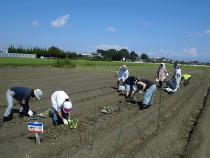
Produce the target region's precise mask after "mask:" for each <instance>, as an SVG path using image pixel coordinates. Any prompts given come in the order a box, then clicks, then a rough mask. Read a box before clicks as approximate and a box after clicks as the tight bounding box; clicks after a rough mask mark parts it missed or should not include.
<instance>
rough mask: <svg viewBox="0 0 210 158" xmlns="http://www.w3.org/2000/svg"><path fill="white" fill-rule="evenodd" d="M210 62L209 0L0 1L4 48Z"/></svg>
mask: <svg viewBox="0 0 210 158" xmlns="http://www.w3.org/2000/svg"><path fill="white" fill-rule="evenodd" d="M11 45H13V46H15V47H20V46H21V47H23V48H33V47H40V48H49V47H51V46H56V47H58V48H60V49H62V50H64V51H76V52H78V53H88V54H89V53H91V52H96V50H97V49H104V50H107V49H112V48H113V49H116V50H120V49H123V48H126V49H127V50H128V51H129V52H130V51H135V52H136V53H137V54H139V55H141V54H142V53H146V54H147V55H148V56H149V57H151V58H156V57H166V58H170V59H174V60H184V61H193V60H197V61H202V62H210V0H0V50H2V51H4V50H5V49H6V48H8V46H11Z"/></svg>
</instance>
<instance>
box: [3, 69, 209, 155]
mask: <svg viewBox="0 0 210 158" xmlns="http://www.w3.org/2000/svg"><path fill="white" fill-rule="evenodd" d="M153 73H154V72H150V71H148V72H145V76H149V79H151V80H152V79H153V78H152V77H151V76H153V75H152V74H153ZM203 73H206V70H204V71H203V72H199V73H198V72H197V71H196V72H193V71H192V72H191V74H194V76H195V77H194V78H193V79H192V80H191V82H190V84H189V85H188V86H186V87H183V86H181V88H180V89H179V90H178V92H177V93H176V94H172V95H168V94H166V93H165V92H163V91H161V90H158V92H157V94H156V103H155V104H154V105H153V106H152V107H150V108H149V109H146V110H142V111H140V110H139V108H138V106H137V105H136V104H131V103H127V102H125V101H124V98H123V97H122V96H119V95H118V94H117V92H116V90H115V89H114V88H113V87H114V86H115V80H114V78H113V74H112V73H108V72H100V71H91V70H78V69H72V70H71V69H55V68H18V69H14V68H0V74H1V76H0V77H1V80H2V78H4V80H2V84H1V89H0V114H1V116H2V115H3V113H4V110H5V91H6V90H7V88H8V87H10V86H11V85H12V86H15V85H22V86H29V87H33V88H42V89H43V91H44V97H43V98H42V99H41V100H40V101H39V102H32V103H31V107H32V109H34V110H35V111H37V112H42V111H45V110H47V109H48V108H49V107H50V96H51V94H52V93H53V91H55V90H60V89H62V90H64V91H66V92H67V93H68V94H69V95H70V97H71V99H72V102H73V110H74V113H73V117H77V118H79V126H78V128H77V129H75V130H72V129H69V128H66V127H63V126H56V127H54V126H53V125H52V122H51V119H50V118H46V119H41V120H40V121H41V122H43V123H44V125H45V127H44V128H45V130H47V131H48V133H46V134H43V135H42V142H41V144H40V145H37V144H36V143H35V142H34V141H33V139H32V138H33V135H32V134H29V133H28V131H27V128H26V125H27V122H28V120H27V119H25V120H23V119H20V118H19V117H18V115H15V117H14V119H13V120H12V121H10V122H8V123H6V124H3V125H2V127H0V155H4V157H5V158H7V157H8V158H9V157H60V158H63V157H71V158H79V157H86V158H88V157H89V158H93V157H96V158H98V157H102V158H103V157H104V158H105V157H106V158H110V157H119V158H121V157H137V158H138V157H161V158H162V157H180V156H182V155H183V154H184V149H185V148H186V144H187V141H188V137H189V132H190V130H191V129H192V126H193V123H194V121H195V120H196V116H197V115H198V113H199V112H200V109H202V106H203V103H204V100H205V97H206V95H207V88H208V86H207V85H209V83H210V82H209V78H208V77H203ZM137 98H138V99H142V95H140V94H139V95H138V96H137ZM108 105H112V106H113V107H116V108H117V111H115V112H113V113H112V114H108V115H105V114H102V113H100V110H101V109H102V108H103V107H104V106H108ZM15 107H16V108H18V106H15ZM208 122H209V121H208ZM208 122H207V121H206V123H208ZM8 151H12V152H8Z"/></svg>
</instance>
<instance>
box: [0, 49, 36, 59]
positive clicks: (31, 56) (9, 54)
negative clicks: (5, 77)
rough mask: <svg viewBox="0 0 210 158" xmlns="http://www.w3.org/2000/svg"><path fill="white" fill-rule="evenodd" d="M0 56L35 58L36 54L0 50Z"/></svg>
mask: <svg viewBox="0 0 210 158" xmlns="http://www.w3.org/2000/svg"><path fill="white" fill-rule="evenodd" d="M0 58H37V56H36V54H19V53H8V52H7V50H6V52H5V53H4V52H0Z"/></svg>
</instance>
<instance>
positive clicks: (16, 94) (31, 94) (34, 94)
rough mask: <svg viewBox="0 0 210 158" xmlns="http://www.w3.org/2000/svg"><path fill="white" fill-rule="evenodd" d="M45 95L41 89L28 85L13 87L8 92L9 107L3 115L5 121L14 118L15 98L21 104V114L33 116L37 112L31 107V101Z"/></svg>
mask: <svg viewBox="0 0 210 158" xmlns="http://www.w3.org/2000/svg"><path fill="white" fill-rule="evenodd" d="M42 96H43V92H42V90H41V89H31V88H27V87H11V88H9V89H8V90H7V92H6V99H7V108H6V111H5V113H4V116H3V122H6V121H10V120H11V119H12V118H13V112H12V108H13V99H15V100H16V101H17V102H18V103H19V104H20V106H21V107H20V116H21V117H22V116H24V115H27V116H33V115H34V114H35V113H34V112H33V111H32V110H31V109H29V101H31V100H32V99H40V98H41V97H42Z"/></svg>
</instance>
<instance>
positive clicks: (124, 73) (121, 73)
mask: <svg viewBox="0 0 210 158" xmlns="http://www.w3.org/2000/svg"><path fill="white" fill-rule="evenodd" d="M128 76H129V71H128V68H127V66H126V65H122V66H121V67H120V69H119V70H118V71H117V72H116V74H115V77H117V88H118V90H120V85H121V84H122V83H123V82H124V81H125V80H126V79H127V78H128Z"/></svg>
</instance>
